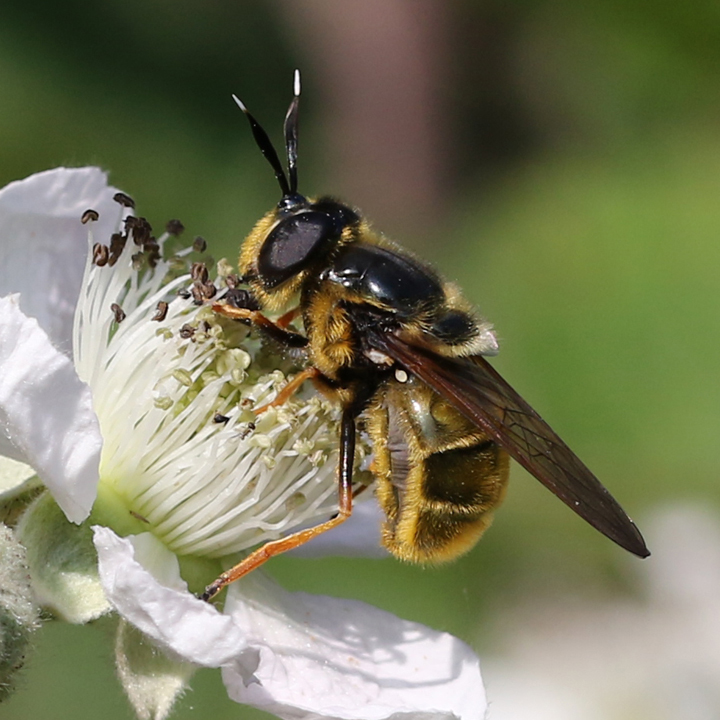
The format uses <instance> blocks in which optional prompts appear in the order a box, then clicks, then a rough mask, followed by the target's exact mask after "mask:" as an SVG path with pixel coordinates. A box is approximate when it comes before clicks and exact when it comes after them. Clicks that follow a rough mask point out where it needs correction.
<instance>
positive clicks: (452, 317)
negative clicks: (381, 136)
mask: <svg viewBox="0 0 720 720" xmlns="http://www.w3.org/2000/svg"><path fill="white" fill-rule="evenodd" d="M299 95H300V83H299V74H297V72H296V75H295V92H294V97H293V100H292V102H291V104H290V107H289V109H288V112H287V115H286V118H285V123H284V135H285V149H286V154H287V170H288V171H287V175H286V174H285V170H284V169H283V166H282V164H281V162H280V160H279V158H278V155H277V153H276V151H275V149H274V147H273V145H272V142H271V141H270V139H269V137H268V135H267V134H266V132H265V131H264V130H263V128H262V127H261V126H260V125H259V124H258V122H257V121H256V120H255V118H254V117H253V116H252V115H251V114H250V113H249V112H248V110H247V108H246V107H245V106H244V105H243V104H242V103H241V102H240V101H239V100H238V99H237V98H235V100H236V102H237V104H238V105H239V106H240V108H241V110H242V111H243V112H244V113H245V115H246V117H247V118H248V120H249V122H250V126H251V128H252V132H253V135H254V138H255V141H256V143H257V144H258V146H259V148H260V150H261V151H262V154H263V155H264V156H265V158H266V159H267V160H268V161H269V163H270V165H271V166H272V168H273V170H274V173H275V177H276V179H277V181H278V183H279V185H280V189H281V192H282V197H281V199H280V202H279V203H278V204H277V206H275V207H274V208H273V209H272V210H270V211H269V212H268V213H267V214H266V215H265V216H264V217H263V218H261V219H260V221H259V222H258V223H257V224H256V225H255V227H254V228H253V230H252V231H251V232H250V234H249V235H248V236H247V238H246V239H245V241H244V243H243V246H242V248H241V252H240V259H239V272H240V274H241V277H242V280H243V283H244V284H245V285H246V286H247V288H248V289H247V290H245V289H243V290H240V291H236V292H235V293H234V295H233V296H231V297H230V298H229V300H231V302H228V301H225V302H216V303H215V304H214V305H213V308H214V309H215V311H216V312H218V313H220V314H223V315H226V316H228V317H230V318H235V319H238V320H243V321H245V322H250V323H252V324H254V325H256V326H258V327H259V328H261V329H262V330H263V331H264V332H265V333H267V334H268V335H269V336H271V337H273V338H274V339H275V340H277V341H279V342H281V343H284V344H285V345H287V346H289V347H293V348H301V349H302V351H303V352H304V354H305V356H306V358H307V366H306V368H305V369H304V370H303V371H302V372H300V373H299V374H298V375H297V376H296V377H295V378H294V379H293V380H292V381H291V382H290V383H289V384H288V385H287V386H286V387H285V388H284V389H283V390H282V391H281V392H280V393H279V394H278V396H277V398H276V399H275V400H274V401H273V403H271V404H273V405H274V404H280V403H282V402H284V401H285V400H286V399H287V398H288V397H290V395H291V394H292V393H293V392H295V391H296V390H297V388H298V387H299V386H300V385H301V384H302V383H303V382H305V381H306V380H308V379H311V380H312V381H313V383H314V384H315V386H316V387H317V388H318V389H319V390H320V391H321V392H322V393H324V394H325V395H326V396H327V397H329V398H331V399H333V400H334V401H336V402H337V403H338V404H339V405H340V407H341V408H342V416H341V425H340V460H339V468H338V497H339V508H338V513H337V515H336V516H334V517H333V518H331V519H330V520H328V521H326V522H323V523H320V524H319V525H317V526H315V527H311V528H308V529H305V530H301V531H299V532H297V533H294V534H292V535H289V536H288V537H285V538H281V539H280V540H275V541H271V542H268V543H266V544H265V545H263V546H262V547H260V548H259V549H257V550H255V551H254V552H252V553H251V554H250V555H248V556H247V557H246V558H245V559H244V560H243V561H242V562H240V564H238V565H236V566H235V567H234V568H232V569H230V570H228V571H227V572H225V573H223V574H222V575H221V576H220V577H219V578H218V579H217V580H216V581H215V582H214V583H212V584H211V585H209V586H208V587H207V588H206V590H205V593H204V594H203V598H204V599H206V600H207V599H210V598H211V597H213V596H214V595H215V594H216V593H217V592H219V590H221V589H222V588H223V587H224V586H226V585H228V584H229V583H231V582H233V581H235V580H237V579H238V578H240V577H242V576H243V575H245V574H247V573H248V572H250V571H251V570H253V569H255V568H256V567H258V566H259V565H261V564H262V563H263V562H265V561H266V560H267V559H268V558H270V557H272V556H274V555H277V554H279V553H281V552H284V551H286V550H289V549H291V548H294V547H297V546H298V545H301V544H303V543H305V542H307V541H308V540H310V539H312V538H313V537H315V536H317V535H319V534H320V533H323V532H325V531H327V530H330V529H332V528H334V527H336V526H337V525H339V524H340V523H342V522H343V521H344V520H346V519H347V518H348V517H349V516H350V514H351V512H352V499H353V492H352V475H353V459H354V453H355V437H356V433H357V426H358V423H359V422H363V423H364V427H365V429H366V431H367V433H368V435H369V437H370V439H371V441H372V444H373V452H374V458H375V459H374V463H373V468H372V469H373V472H374V474H375V477H376V494H377V498H378V500H379V503H380V505H381V507H382V509H383V511H384V513H385V515H386V520H385V523H384V528H383V543H384V545H385V546H386V547H387V549H388V550H389V551H390V552H391V553H392V554H393V555H395V556H396V557H398V558H400V559H403V560H409V561H416V562H442V561H446V560H450V559H453V558H455V557H457V556H458V555H460V554H462V553H463V552H465V551H467V550H469V549H470V548H471V547H472V546H473V545H474V544H475V543H476V542H477V540H478V539H479V537H480V536H481V535H482V533H483V531H484V530H485V529H486V528H487V526H488V525H489V523H490V520H491V518H492V513H493V510H494V509H495V508H496V507H497V506H498V505H499V504H500V502H501V501H502V499H503V496H504V493H505V487H506V484H507V479H508V472H509V458H510V457H512V458H514V459H515V460H516V461H518V462H519V463H520V464H521V465H522V466H523V467H524V468H526V469H527V470H528V471H529V472H530V473H532V474H533V475H534V476H535V477H536V478H537V479H538V480H539V481H540V482H541V483H543V484H544V485H545V486H546V487H547V488H548V489H549V490H550V491H551V492H553V493H554V494H555V495H557V496H558V497H559V498H560V499H561V500H562V501H563V502H564V503H566V504H567V505H568V506H569V507H570V508H571V509H572V510H574V511H575V512H576V513H577V514H578V515H580V517H582V518H583V519H584V520H586V521H587V522H588V523H590V525H592V526H593V527H594V528H596V529H597V530H599V531H600V532H601V533H603V534H604V535H606V536H607V537H608V538H610V539H611V540H613V541H614V542H616V543H617V544H618V545H620V546H621V547H623V548H625V549H626V550H629V551H630V552H631V553H634V554H635V555H638V556H640V557H647V556H648V555H649V552H648V549H647V547H646V545H645V542H644V540H643V538H642V535H641V534H640V532H639V530H638V529H637V527H636V526H635V524H634V523H633V522H632V520H630V518H629V517H628V516H627V515H626V514H625V512H624V511H623V509H622V508H621V507H620V505H619V504H618V503H617V501H616V500H615V499H614V498H613V497H612V495H610V493H609V492H608V491H607V489H606V488H605V487H604V486H603V485H602V484H601V483H600V482H599V481H598V480H597V478H595V476H594V475H593V474H592V473H591V472H590V470H588V468H587V467H585V465H584V464H583V463H582V462H581V461H580V460H579V459H578V457H577V456H576V455H575V454H574V453H573V452H572V451H571V450H570V449H569V448H568V447H567V445H565V443H564V442H563V441H562V440H561V439H560V438H559V437H558V436H557V435H556V434H555V432H554V431H553V430H552V429H551V428H550V427H549V426H548V425H547V423H545V421H543V420H542V418H541V417H540V416H539V415H538V414H537V413H536V412H535V411H534V410H533V409H532V408H531V407H530V406H529V405H528V404H527V403H526V402H525V401H524V400H523V399H522V398H521V397H520V395H518V393H517V392H515V390H513V388H512V387H510V385H508V383H507V382H505V380H503V378H502V377H500V375H499V374H498V373H497V372H496V371H495V370H494V369H493V368H492V366H491V365H490V364H489V363H488V361H487V360H486V359H485V357H484V356H487V355H493V354H495V353H496V351H497V343H496V340H495V336H494V334H493V332H492V329H491V326H490V325H489V324H488V323H486V322H484V321H482V320H479V319H478V318H477V317H476V315H475V314H474V312H473V310H472V308H471V306H470V305H469V303H468V302H467V301H466V300H465V299H464V298H463V296H462V294H461V293H460V291H459V289H458V288H457V287H456V286H455V285H452V284H450V283H447V282H445V281H444V280H443V279H442V278H441V277H440V276H439V275H438V274H437V273H436V272H435V271H434V270H433V269H432V268H430V267H429V266H428V265H426V264H425V263H423V262H421V261H420V260H418V259H417V258H415V257H414V256H413V255H412V254H410V253H409V252H408V251H406V250H404V249H402V248H400V247H399V246H397V245H395V244H393V243H391V242H390V241H388V240H386V239H385V238H384V237H382V236H381V235H379V234H378V233H376V232H375V231H374V230H373V229H372V228H371V227H370V225H369V223H368V222H367V220H366V219H365V218H364V217H363V216H362V214H361V213H360V212H359V211H358V210H356V209H354V208H352V207H350V206H349V205H346V204H344V203H342V202H340V201H338V200H336V199H334V198H331V197H319V198H309V197H305V196H303V195H301V194H299V193H298V190H297V186H298V177H297V150H298V106H299ZM233 300H234V302H232V301H233ZM293 302H297V305H295V306H293ZM266 312H267V313H282V312H284V313H285V314H284V315H281V317H280V318H279V319H278V320H277V321H272V320H270V319H269V318H268V317H267V316H266V315H265V314H264V313H266ZM296 317H300V318H301V319H302V324H303V327H304V333H302V334H301V333H299V332H296V331H294V330H291V329H289V328H290V323H291V322H292V320H293V319H294V318H296ZM264 409H265V408H260V411H262V410H264Z"/></svg>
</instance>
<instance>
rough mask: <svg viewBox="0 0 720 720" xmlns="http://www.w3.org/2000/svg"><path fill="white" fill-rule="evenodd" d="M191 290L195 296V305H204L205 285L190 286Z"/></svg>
mask: <svg viewBox="0 0 720 720" xmlns="http://www.w3.org/2000/svg"><path fill="white" fill-rule="evenodd" d="M190 292H191V293H192V296H193V304H194V305H204V304H205V291H204V290H203V286H202V285H199V284H197V283H196V284H195V285H193V286H192V288H190Z"/></svg>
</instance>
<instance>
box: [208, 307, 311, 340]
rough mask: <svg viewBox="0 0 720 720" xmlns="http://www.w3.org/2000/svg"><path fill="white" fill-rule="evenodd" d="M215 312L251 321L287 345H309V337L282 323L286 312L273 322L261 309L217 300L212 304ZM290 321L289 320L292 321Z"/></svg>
mask: <svg viewBox="0 0 720 720" xmlns="http://www.w3.org/2000/svg"><path fill="white" fill-rule="evenodd" d="M212 309H213V312H216V313H217V314H218V315H223V316H224V317H227V318H230V319H231V320H240V321H244V322H249V323H251V324H252V325H255V326H257V327H259V328H260V329H261V330H262V331H263V332H265V334H266V335H268V336H269V337H271V338H272V339H273V340H276V341H277V342H279V343H281V344H283V345H287V346H288V347H293V348H301V347H305V346H306V345H307V338H306V337H305V336H304V335H301V334H300V333H296V332H292V330H286V329H285V326H283V325H280V321H281V320H283V318H285V316H286V315H288V313H285V315H283V316H282V317H281V318H280V320H278V322H276V323H275V322H273V321H272V320H270V318H268V317H265V315H263V314H262V313H261V312H260V311H259V310H249V309H248V308H239V307H235V306H234V305H228V304H227V303H222V302H217V303H213V304H212ZM290 321H292V318H290ZM290 321H288V322H290Z"/></svg>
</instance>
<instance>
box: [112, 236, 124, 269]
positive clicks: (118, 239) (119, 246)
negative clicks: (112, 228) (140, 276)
mask: <svg viewBox="0 0 720 720" xmlns="http://www.w3.org/2000/svg"><path fill="white" fill-rule="evenodd" d="M126 242H127V238H126V237H125V236H124V235H121V234H120V233H113V234H112V235H111V236H110V260H109V261H108V262H109V265H110V266H111V267H112V266H113V265H114V264H115V263H116V262H117V261H118V260H119V259H120V256H121V255H122V251H123V250H124V249H125V243H126Z"/></svg>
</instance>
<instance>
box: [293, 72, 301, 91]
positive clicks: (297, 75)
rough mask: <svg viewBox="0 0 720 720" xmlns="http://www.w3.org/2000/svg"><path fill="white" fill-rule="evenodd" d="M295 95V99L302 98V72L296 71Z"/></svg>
mask: <svg viewBox="0 0 720 720" xmlns="http://www.w3.org/2000/svg"><path fill="white" fill-rule="evenodd" d="M293 93H294V94H295V97H300V71H299V70H295V76H294V78H293Z"/></svg>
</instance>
